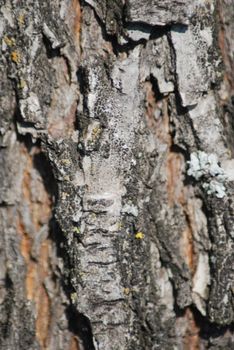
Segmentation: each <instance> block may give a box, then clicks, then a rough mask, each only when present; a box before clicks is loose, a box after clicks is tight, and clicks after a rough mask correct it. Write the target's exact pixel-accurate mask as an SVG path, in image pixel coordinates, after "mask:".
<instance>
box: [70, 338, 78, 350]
mask: <svg viewBox="0 0 234 350" xmlns="http://www.w3.org/2000/svg"><path fill="white" fill-rule="evenodd" d="M69 350H80V347H79V342H78V340H77V338H76V337H74V336H73V337H72V338H71V341H70V345H69Z"/></svg>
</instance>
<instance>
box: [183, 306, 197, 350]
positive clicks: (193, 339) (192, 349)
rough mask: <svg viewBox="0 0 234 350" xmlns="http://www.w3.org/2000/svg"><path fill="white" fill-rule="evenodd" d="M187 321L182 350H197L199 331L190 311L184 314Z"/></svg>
mask: <svg viewBox="0 0 234 350" xmlns="http://www.w3.org/2000/svg"><path fill="white" fill-rule="evenodd" d="M185 318H186V319H187V329H186V334H185V337H184V350H199V349H200V337H199V332H200V329H199V327H198V326H197V324H196V322H195V319H194V316H193V313H192V311H191V310H190V309H187V310H186V312H185Z"/></svg>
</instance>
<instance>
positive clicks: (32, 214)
mask: <svg viewBox="0 0 234 350" xmlns="http://www.w3.org/2000/svg"><path fill="white" fill-rule="evenodd" d="M21 148H22V159H25V168H24V174H23V180H22V192H21V194H22V195H21V203H20V204H19V210H18V217H17V231H18V233H19V234H20V236H21V246H20V249H21V254H22V256H23V257H24V260H25V264H26V270H27V272H26V280H25V289H26V297H27V299H28V300H31V301H33V302H34V304H35V316H36V335H37V338H38V341H39V343H40V345H41V349H46V348H47V345H46V343H47V337H48V333H49V325H50V317H51V315H50V299H49V296H48V294H47V291H46V288H45V280H46V279H47V278H48V277H49V275H50V273H51V272H50V249H51V241H50V240H49V239H48V238H46V235H45V237H44V238H43V237H41V236H39V239H38V235H41V230H42V229H43V228H44V229H45V230H46V229H47V230H48V224H49V220H50V217H51V210H52V209H51V198H50V195H49V194H48V192H47V191H46V188H45V186H44V183H43V180H42V178H41V175H40V174H39V172H38V171H37V169H36V168H35V166H34V162H33V157H34V156H35V155H37V154H39V152H40V149H39V148H37V147H34V148H32V149H31V151H30V153H29V152H28V150H27V149H26V147H25V146H23V145H21ZM25 208H26V209H25ZM25 211H26V213H25Z"/></svg>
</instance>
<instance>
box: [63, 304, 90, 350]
mask: <svg viewBox="0 0 234 350" xmlns="http://www.w3.org/2000/svg"><path fill="white" fill-rule="evenodd" d="M66 314H67V319H68V328H69V330H70V331H71V332H72V333H73V334H75V335H77V336H78V337H79V338H80V339H81V340H82V343H83V344H82V345H83V347H84V349H85V350H95V346H94V343H93V335H92V328H91V323H90V320H89V319H88V317H86V316H85V315H83V314H82V313H79V312H78V311H77V310H76V308H75V306H73V305H69V307H68V308H67V310H66Z"/></svg>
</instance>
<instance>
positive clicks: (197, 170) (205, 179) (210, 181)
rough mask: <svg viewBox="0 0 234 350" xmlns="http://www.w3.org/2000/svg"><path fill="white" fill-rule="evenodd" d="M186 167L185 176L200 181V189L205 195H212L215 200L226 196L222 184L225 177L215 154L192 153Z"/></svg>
mask: <svg viewBox="0 0 234 350" xmlns="http://www.w3.org/2000/svg"><path fill="white" fill-rule="evenodd" d="M188 165H189V168H188V170H187V174H188V175H189V176H192V177H194V178H195V179H196V180H197V181H202V187H203V188H204V189H205V190H206V192H207V194H214V195H215V196H216V197H217V198H223V197H224V196H225V195H226V193H225V185H224V183H225V181H226V180H227V176H226V174H225V171H224V170H223V169H222V168H221V167H220V165H219V164H218V159H217V156H216V155H215V154H207V153H205V152H202V151H198V152H193V153H192V154H191V158H190V161H188Z"/></svg>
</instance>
